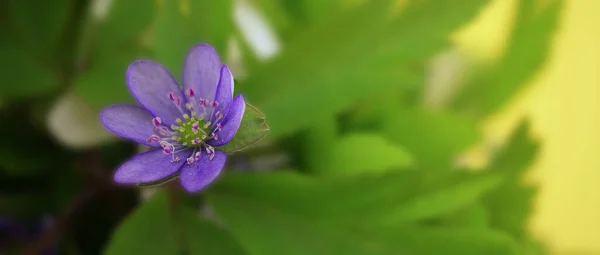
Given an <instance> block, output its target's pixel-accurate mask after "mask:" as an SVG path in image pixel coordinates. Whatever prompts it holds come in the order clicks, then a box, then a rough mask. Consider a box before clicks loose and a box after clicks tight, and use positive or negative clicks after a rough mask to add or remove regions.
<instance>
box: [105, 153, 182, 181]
mask: <svg viewBox="0 0 600 255" xmlns="http://www.w3.org/2000/svg"><path fill="white" fill-rule="evenodd" d="M191 153H192V151H191V150H185V151H181V152H179V153H175V155H174V156H175V157H179V158H180V160H179V161H177V162H173V161H172V156H171V155H165V154H164V153H163V151H162V150H160V149H159V150H153V151H148V152H144V153H141V154H138V155H136V156H135V157H133V158H132V159H130V160H129V161H127V162H125V163H124V164H123V165H121V167H119V169H118V170H117V172H116V173H115V176H114V179H115V181H116V182H118V183H145V182H154V181H158V180H161V179H163V178H165V177H167V176H169V175H172V174H174V173H175V172H177V170H179V169H180V168H181V166H182V165H183V164H184V163H185V162H186V161H185V159H186V158H187V157H189V156H190V154H191Z"/></svg>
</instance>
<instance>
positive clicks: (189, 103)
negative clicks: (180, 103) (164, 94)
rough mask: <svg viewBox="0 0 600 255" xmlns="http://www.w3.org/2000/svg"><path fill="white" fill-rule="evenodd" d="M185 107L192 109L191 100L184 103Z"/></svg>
mask: <svg viewBox="0 0 600 255" xmlns="http://www.w3.org/2000/svg"><path fill="white" fill-rule="evenodd" d="M185 108H186V109H188V110H189V111H191V110H193V109H194V104H192V103H191V102H187V103H185Z"/></svg>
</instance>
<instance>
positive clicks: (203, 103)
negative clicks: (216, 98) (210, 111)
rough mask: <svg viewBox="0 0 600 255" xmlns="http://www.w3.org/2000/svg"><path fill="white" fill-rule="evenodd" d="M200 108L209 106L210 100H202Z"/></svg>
mask: <svg viewBox="0 0 600 255" xmlns="http://www.w3.org/2000/svg"><path fill="white" fill-rule="evenodd" d="M199 105H200V106H208V100H206V99H204V98H201V99H200V102H199Z"/></svg>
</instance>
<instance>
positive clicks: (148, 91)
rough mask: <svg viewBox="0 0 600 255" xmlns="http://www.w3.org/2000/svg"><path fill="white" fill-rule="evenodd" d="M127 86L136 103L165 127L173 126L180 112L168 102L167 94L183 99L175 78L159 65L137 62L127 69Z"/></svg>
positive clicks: (183, 101) (151, 62) (144, 61)
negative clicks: (170, 93)
mask: <svg viewBox="0 0 600 255" xmlns="http://www.w3.org/2000/svg"><path fill="white" fill-rule="evenodd" d="M127 84H128V85H129V90H131V93H132V94H133V96H134V97H135V98H136V99H137V101H138V102H139V103H140V104H141V105H142V106H144V107H145V108H146V109H148V111H150V113H152V115H154V116H156V117H160V118H161V119H162V121H163V123H165V124H166V125H171V124H175V123H176V122H175V120H176V119H177V118H178V117H180V116H181V112H180V111H179V109H178V108H177V107H176V106H175V104H174V103H173V102H172V101H171V100H169V92H173V93H174V94H175V96H176V97H181V100H182V102H181V105H185V101H186V100H185V98H184V97H183V93H182V92H181V88H180V87H179V85H177V81H175V78H173V76H172V75H171V74H170V73H169V71H167V69H165V68H164V67H163V66H162V65H161V64H159V63H156V62H153V61H150V60H138V61H135V62H133V63H132V64H131V65H129V68H127Z"/></svg>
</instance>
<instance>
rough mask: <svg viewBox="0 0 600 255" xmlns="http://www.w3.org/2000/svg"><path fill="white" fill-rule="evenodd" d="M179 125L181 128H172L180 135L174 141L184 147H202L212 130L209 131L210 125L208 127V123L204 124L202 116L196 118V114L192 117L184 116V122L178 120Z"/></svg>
mask: <svg viewBox="0 0 600 255" xmlns="http://www.w3.org/2000/svg"><path fill="white" fill-rule="evenodd" d="M177 123H178V124H179V126H176V125H173V126H172V127H171V129H173V130H174V131H175V132H177V134H178V136H176V137H173V139H174V140H176V141H178V142H180V143H181V144H182V145H184V146H187V147H200V146H201V145H202V144H203V142H204V140H206V139H207V138H208V136H209V134H210V130H208V128H209V126H210V124H209V125H206V124H207V123H205V122H204V120H203V118H202V116H198V117H196V113H195V112H192V116H191V117H190V116H189V115H187V114H184V115H183V120H181V119H177Z"/></svg>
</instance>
